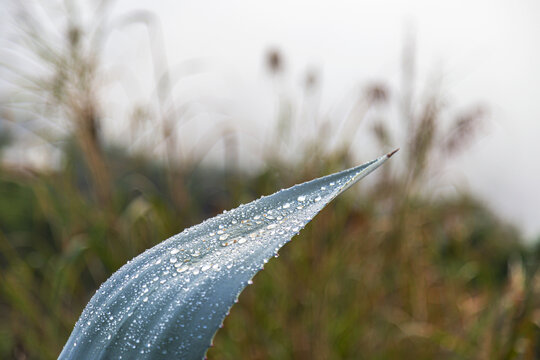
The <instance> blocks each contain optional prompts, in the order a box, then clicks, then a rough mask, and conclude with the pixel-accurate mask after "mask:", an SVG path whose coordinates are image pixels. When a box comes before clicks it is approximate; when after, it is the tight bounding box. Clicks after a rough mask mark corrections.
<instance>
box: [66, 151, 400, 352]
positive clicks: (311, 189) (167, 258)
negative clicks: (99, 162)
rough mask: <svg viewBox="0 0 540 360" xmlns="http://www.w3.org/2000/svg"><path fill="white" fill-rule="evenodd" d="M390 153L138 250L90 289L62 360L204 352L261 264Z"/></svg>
mask: <svg viewBox="0 0 540 360" xmlns="http://www.w3.org/2000/svg"><path fill="white" fill-rule="evenodd" d="M392 154H393V153H390V154H388V155H385V156H382V157H380V158H378V159H376V160H373V161H370V162H368V163H366V164H364V165H361V166H358V167H355V168H352V169H349V170H345V171H342V172H339V173H336V174H333V175H329V176H325V177H322V178H319V179H315V180H312V181H309V182H306V183H303V184H300V185H296V186H293V187H291V188H289V189H286V190H281V191H279V192H277V193H275V194H273V195H270V196H265V197H262V198H260V199H258V200H255V201H253V202H251V203H249V204H246V205H241V206H239V207H238V208H236V209H234V210H231V211H229V212H224V213H223V214H221V215H218V216H216V217H214V218H212V219H208V220H206V221H204V222H203V223H201V224H199V225H196V226H193V227H191V228H189V229H186V230H184V231H183V232H182V233H180V234H178V235H175V236H173V237H171V238H169V239H168V240H166V241H164V242H162V243H160V244H159V245H157V246H155V247H153V248H151V249H149V250H147V251H145V252H144V253H143V254H141V255H139V256H137V257H136V258H134V259H133V260H131V261H130V262H128V263H127V264H126V265H124V266H123V267H122V268H120V269H119V270H118V271H117V272H116V273H114V274H113V275H112V276H111V277H110V278H109V279H108V280H107V281H106V282H105V283H103V285H102V286H101V287H100V289H99V290H98V291H97V292H96V294H95V295H94V296H93V297H92V299H91V300H90V302H89V303H88V305H87V306H86V308H85V309H84V311H83V313H82V315H81V317H80V318H79V320H78V322H77V324H76V325H75V328H74V330H73V332H72V334H71V336H70V338H69V339H68V341H67V343H66V345H65V346H64V349H63V350H62V353H61V354H60V359H100V358H107V359H113V358H114V359H134V358H137V359H161V358H163V359H171V358H176V359H201V358H203V357H204V355H205V353H206V351H207V349H208V347H209V346H210V345H211V342H212V338H213V336H214V334H215V333H216V331H217V329H218V328H219V327H220V325H221V324H222V323H223V320H224V318H225V316H226V315H227V314H228V312H229V309H230V308H231V306H232V305H233V304H234V302H235V300H236V299H237V298H238V295H239V294H240V292H241V291H242V289H244V287H246V285H247V284H248V283H249V282H250V281H251V278H252V277H253V276H254V275H255V274H256V273H257V272H258V271H259V270H260V269H261V268H262V267H263V264H264V263H265V262H266V261H267V260H268V259H269V258H270V257H272V256H274V255H275V254H277V252H278V250H279V249H280V248H281V247H282V246H283V245H284V244H285V243H286V242H288V241H290V239H291V238H292V237H293V236H294V235H295V234H297V233H298V232H299V231H300V229H302V228H303V227H304V226H305V225H306V224H307V223H308V222H309V221H310V220H311V219H312V218H313V217H314V216H315V215H316V214H317V213H318V212H319V211H320V210H321V209H322V208H324V207H325V205H326V204H328V202H330V201H331V200H332V199H333V198H335V197H336V196H337V195H339V194H340V193H341V192H343V191H345V190H346V189H347V188H349V187H350V186H351V185H352V184H354V183H356V182H357V181H358V180H360V179H361V178H363V177H364V176H366V175H367V174H369V173H370V172H372V171H373V170H375V169H376V168H377V167H379V166H380V165H381V164H383V163H384V162H385V161H386V160H387V159H388V158H389V157H390V156H391V155H392Z"/></svg>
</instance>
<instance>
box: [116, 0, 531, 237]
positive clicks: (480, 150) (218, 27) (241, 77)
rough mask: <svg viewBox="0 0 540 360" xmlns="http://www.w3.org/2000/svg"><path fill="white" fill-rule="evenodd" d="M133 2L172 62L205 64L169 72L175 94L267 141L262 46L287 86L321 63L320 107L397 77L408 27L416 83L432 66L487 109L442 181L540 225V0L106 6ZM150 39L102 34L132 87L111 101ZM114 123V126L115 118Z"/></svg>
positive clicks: (456, 91)
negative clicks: (188, 73)
mask: <svg viewBox="0 0 540 360" xmlns="http://www.w3.org/2000/svg"><path fill="white" fill-rule="evenodd" d="M135 9H148V10H151V11H152V12H154V13H155V15H157V16H158V17H159V19H160V21H161V24H162V28H163V34H164V40H165V49H166V52H167V57H168V63H169V65H170V66H171V67H172V69H173V72H174V71H175V69H176V72H178V69H183V68H185V67H186V64H185V61H186V60H190V59H198V60H197V61H196V63H198V64H203V67H204V71H203V73H202V74H200V75H198V76H194V77H193V76H192V77H189V78H183V79H181V80H180V81H178V82H177V83H176V82H175V88H174V90H175V94H177V98H179V99H182V100H185V99H192V98H193V99H195V98H197V96H208V97H210V98H213V99H217V100H214V102H213V103H215V104H217V105H216V106H217V107H218V108H220V109H222V108H225V109H226V110H224V112H226V113H227V114H228V116H229V117H231V118H234V121H235V125H240V127H242V128H245V129H248V130H246V131H247V133H248V134H249V135H250V136H251V137H252V138H254V140H251V141H254V142H257V141H262V140H264V134H265V133H266V132H265V129H266V127H267V126H270V125H267V124H268V123H269V121H270V120H272V119H273V118H274V117H275V116H274V114H273V109H274V105H275V102H274V100H273V99H272V83H271V82H270V81H269V78H268V76H266V74H265V71H264V66H263V55H264V54H265V52H266V51H267V50H268V48H269V47H274V46H276V47H278V48H279V49H280V50H282V53H283V54H284V56H285V60H286V66H287V70H288V78H289V79H290V82H291V83H292V85H291V86H292V87H293V88H294V86H295V84H296V85H298V83H299V82H300V81H301V79H302V77H303V74H304V72H305V70H306V68H316V69H318V70H320V71H321V75H322V98H321V103H322V108H323V110H325V109H326V110H329V109H331V108H332V106H336V105H339V103H340V101H342V100H343V98H344V97H345V96H346V95H347V93H348V92H350V91H351V89H354V88H355V86H358V85H361V84H367V83H368V82H369V81H372V80H381V81H383V82H386V83H389V84H391V85H393V86H394V87H398V86H399V81H400V74H401V73H400V63H401V59H402V49H403V45H404V41H405V39H406V36H405V34H406V33H407V30H414V31H413V32H414V34H415V42H416V49H417V53H416V59H417V61H418V63H417V66H418V77H417V85H418V86H419V87H420V88H421V87H422V85H425V84H426V83H427V81H428V79H431V78H433V76H434V75H440V76H441V78H442V88H443V90H444V93H445V94H446V95H447V96H448V98H449V99H450V101H451V104H452V105H455V107H456V108H459V106H462V105H467V104H474V103H476V102H482V103H484V104H487V105H488V106H489V109H490V114H491V116H490V118H489V123H488V125H487V126H485V127H484V130H485V131H484V132H483V133H482V134H481V135H480V137H479V139H478V141H477V142H476V143H475V145H474V146H473V147H472V148H471V149H470V150H469V151H468V152H467V154H466V155H465V156H460V157H459V158H458V159H457V160H456V161H454V162H453V163H452V164H451V165H450V167H449V168H448V169H447V171H446V172H445V173H444V176H448V181H447V185H446V186H448V187H452V186H454V185H456V184H457V185H458V186H459V187H460V188H463V187H465V188H469V189H471V190H472V191H473V192H475V193H476V194H478V195H479V196H480V197H481V198H482V199H484V200H485V201H486V202H487V203H488V204H489V205H492V206H493V207H494V208H495V209H496V211H497V212H498V213H499V214H501V215H502V216H504V217H506V218H508V219H510V220H511V221H512V222H514V223H516V224H518V225H520V226H521V227H522V228H523V229H524V230H525V234H526V235H527V236H529V237H533V236H537V235H538V234H539V233H540V211H538V209H539V207H538V204H539V203H540V191H539V190H538V189H537V188H538V185H540V161H539V160H538V159H537V158H536V156H538V155H540V142H539V141H537V138H538V137H539V136H540V45H539V44H540V1H537V0H521V1H510V0H491V1H487V0H469V1H465V0H454V1H429V0H409V1H398V0H383V1H381V0H378V1H375V0H371V1H358V0H357V1H313V0H312V1H308V0H301V1H290V0H289V1H286V0H273V1H248V0H233V1H223V0H197V1H185V0H178V1H165V0H118V1H117V2H116V4H115V6H114V12H115V13H116V14H124V13H126V12H128V11H130V10H135ZM147 44H148V38H147V35H146V32H145V30H144V28H143V27H142V26H136V25H135V26H131V27H128V28H124V29H123V30H121V31H118V32H116V33H114V34H113V35H112V36H111V38H110V40H109V42H108V46H107V48H106V50H107V53H108V57H109V59H110V61H111V64H117V65H119V68H120V69H121V70H122V71H123V72H124V73H125V76H127V77H128V78H130V79H131V80H130V81H132V82H133V83H132V85H133V86H128V87H127V88H126V89H123V90H121V91H120V90H119V89H114V88H112V89H110V91H111V92H110V94H114V95H115V96H109V97H108V99H109V101H111V102H117V103H121V102H123V101H124V100H125V102H131V103H133V102H137V101H138V99H143V98H144V96H145V95H147V92H146V93H145V91H144V90H143V91H141V90H137V89H138V88H142V89H146V88H147V85H146V84H149V83H150V82H151V72H150V71H149V69H151V68H152V67H151V63H150V59H149V58H148V45H147ZM182 64H184V65H182ZM182 66H184V67H183V68H182ZM297 87H298V86H297ZM118 111H119V112H120V111H121V110H118ZM110 116H111V117H114V116H115V114H114V113H113V114H110ZM204 119H205V115H202V116H201V118H200V119H198V120H204ZM198 123H199V124H200V123H201V121H199V122H198ZM208 123H209V124H212V122H208ZM114 126H116V128H114ZM210 126H212V125H210ZM203 127H204V126H203ZM184 130H185V131H186V132H188V133H189V134H190V137H192V138H193V139H195V140H193V141H195V142H197V141H199V140H200V139H201V138H202V137H204V133H205V132H204V131H205V130H204V129H203V128H200V126H198V127H197V126H196V125H191V127H190V125H186V128H185V129H184ZM111 131H113V132H114V131H116V132H117V133H121V132H122V131H123V130H122V125H121V124H119V123H118V122H116V125H113V129H111ZM246 138H249V137H246ZM246 141H250V140H246ZM396 145H397V146H399V144H396ZM360 146H361V145H360ZM250 155H251V156H252V157H253V158H256V157H257V154H250ZM373 155H377V154H373ZM253 158H251V159H250V158H249V156H248V158H246V159H244V160H245V161H255V159H253ZM364 160H365V159H364Z"/></svg>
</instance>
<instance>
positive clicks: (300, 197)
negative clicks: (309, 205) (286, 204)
mask: <svg viewBox="0 0 540 360" xmlns="http://www.w3.org/2000/svg"><path fill="white" fill-rule="evenodd" d="M298 201H300V202H303V201H306V197H305V196H304V195H302V196H299V197H298Z"/></svg>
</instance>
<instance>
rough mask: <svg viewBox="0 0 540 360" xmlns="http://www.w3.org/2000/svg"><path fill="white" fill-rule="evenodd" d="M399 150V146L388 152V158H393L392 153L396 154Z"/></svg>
mask: <svg viewBox="0 0 540 360" xmlns="http://www.w3.org/2000/svg"><path fill="white" fill-rule="evenodd" d="M398 151H399V148H397V149H396V150H394V151H391V152H389V153H388V154H386V157H387V158H391V157H392V155H394V154H395V153H397V152H398Z"/></svg>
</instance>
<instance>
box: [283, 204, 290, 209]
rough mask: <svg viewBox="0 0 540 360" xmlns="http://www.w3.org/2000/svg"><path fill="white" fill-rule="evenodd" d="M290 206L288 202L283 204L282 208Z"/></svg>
mask: <svg viewBox="0 0 540 360" xmlns="http://www.w3.org/2000/svg"><path fill="white" fill-rule="evenodd" d="M290 207H291V204H289V203H285V204H283V208H284V209H288V208H290Z"/></svg>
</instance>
